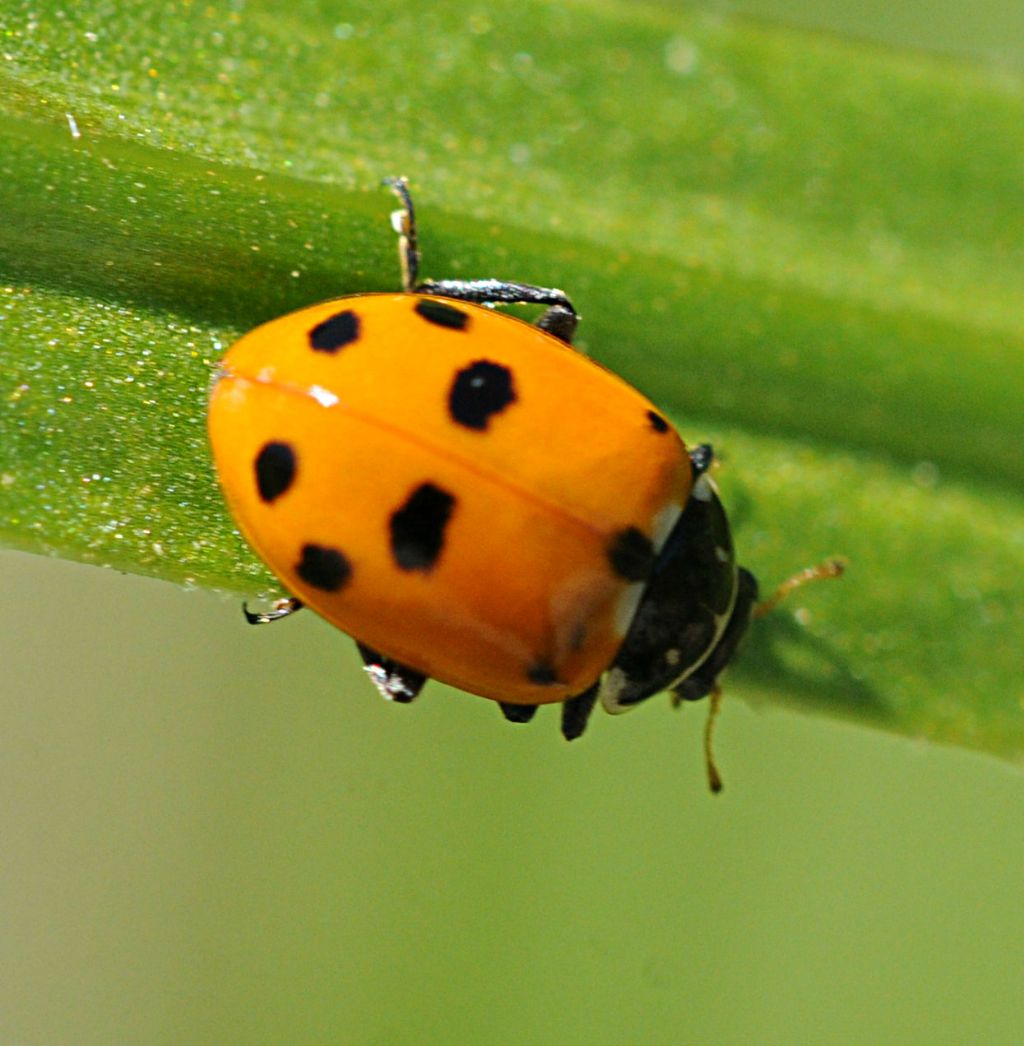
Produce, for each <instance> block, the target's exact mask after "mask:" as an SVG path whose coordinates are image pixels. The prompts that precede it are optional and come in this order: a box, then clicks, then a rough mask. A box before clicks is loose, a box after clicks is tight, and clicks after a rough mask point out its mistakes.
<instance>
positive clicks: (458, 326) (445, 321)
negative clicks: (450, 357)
mask: <svg viewBox="0 0 1024 1046" xmlns="http://www.w3.org/2000/svg"><path fill="white" fill-rule="evenodd" d="M416 312H417V313H418V314H419V315H420V316H422V317H423V318H424V319H425V320H426V321H427V322H428V323H436V324H437V326H438V327H447V328H448V329H449V330H455V331H462V330H465V329H466V327H467V326H468V325H469V314H468V313H466V312H463V311H462V309H457V308H456V307H455V306H454V305H449V304H448V303H447V302H444V301H434V300H433V299H432V298H420V300H419V301H418V302H416Z"/></svg>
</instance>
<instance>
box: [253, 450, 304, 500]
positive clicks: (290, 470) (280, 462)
mask: <svg viewBox="0 0 1024 1046" xmlns="http://www.w3.org/2000/svg"><path fill="white" fill-rule="evenodd" d="M253 467H254V469H255V472H256V489H257V490H258V491H259V492H260V498H261V499H262V500H263V501H265V502H266V503H267V504H268V505H269V504H270V502H272V501H275V500H276V499H277V498H279V497H280V496H281V495H282V494H284V493H285V492H286V491H287V490H288V488H289V487H290V486H291V485H292V483H293V482H294V481H295V470H296V459H295V451H294V450H293V449H292V447H291V444H289V443H279V442H276V441H274V442H271V443H264V444H263V448H262V449H261V450H260V452H259V454H257V455H256V460H255V462H254V463H253Z"/></svg>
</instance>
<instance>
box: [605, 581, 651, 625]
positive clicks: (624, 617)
mask: <svg viewBox="0 0 1024 1046" xmlns="http://www.w3.org/2000/svg"><path fill="white" fill-rule="evenodd" d="M646 587H647V586H646V585H645V584H644V582H643V581H634V582H633V584H632V585H627V586H626V588H625V590H624V591H623V593H622V595H621V596H619V598H618V599H617V600H616V601H615V623H614V625H613V627H614V629H615V634H616V635H617V636H622V637H625V635H626V633H627V632H628V631H629V626H630V625H631V624H633V618H634V617H635V616H636V608H637V607H638V606H640V599H641V597H642V596H643V594H644V589H645V588H646Z"/></svg>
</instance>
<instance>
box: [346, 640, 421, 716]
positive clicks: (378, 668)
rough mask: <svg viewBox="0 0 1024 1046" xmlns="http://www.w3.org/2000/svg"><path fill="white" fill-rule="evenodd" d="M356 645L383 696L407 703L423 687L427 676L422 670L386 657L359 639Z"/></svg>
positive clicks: (367, 670) (368, 673)
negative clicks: (419, 670)
mask: <svg viewBox="0 0 1024 1046" xmlns="http://www.w3.org/2000/svg"><path fill="white" fill-rule="evenodd" d="M356 646H357V647H358V648H359V654H360V656H361V657H362V659H363V662H364V664H365V666H366V673H367V675H368V676H369V677H370V680H371V682H372V683H373V685H374V686H375V687H376V688H377V690H378V691H379V692H380V695H381V697H383V698H385V699H386V700H388V701H396V702H397V703H398V704H401V705H407V704H408V703H409V702H410V701H412V700H413V698H415V697H416V695H417V694H418V693H419V692H420V691H421V690H422V689H423V685H424V683H426V681H427V676H425V675H424V674H423V673H422V672H417V671H416V669H415V668H410V667H409V666H408V665H403V664H402V663H401V662H400V661H395V660H394V659H393V658H390V657H385V656H384V655H383V654H381V653H379V652H378V651H376V650H374V649H373V648H372V647H368V646H367V645H366V644H365V643H360V642H359V640H356Z"/></svg>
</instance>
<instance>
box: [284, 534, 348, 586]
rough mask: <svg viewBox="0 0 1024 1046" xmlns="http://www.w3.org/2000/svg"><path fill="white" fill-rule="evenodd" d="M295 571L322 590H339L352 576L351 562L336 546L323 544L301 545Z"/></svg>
mask: <svg viewBox="0 0 1024 1046" xmlns="http://www.w3.org/2000/svg"><path fill="white" fill-rule="evenodd" d="M295 573H296V574H298V575H299V577H300V578H302V580H303V581H305V582H306V584H307V585H312V586H313V587H314V588H319V589H320V590H321V591H322V592H339V591H341V589H343V588H344V587H345V585H347V584H348V582H349V579H350V578H351V577H352V564H351V563H349V561H348V557H347V556H346V555H345V554H344V553H343V552H340V551H339V550H338V549H336V548H328V547H326V546H324V545H303V546H302V552H301V555H300V557H299V562H298V563H296V564H295Z"/></svg>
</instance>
